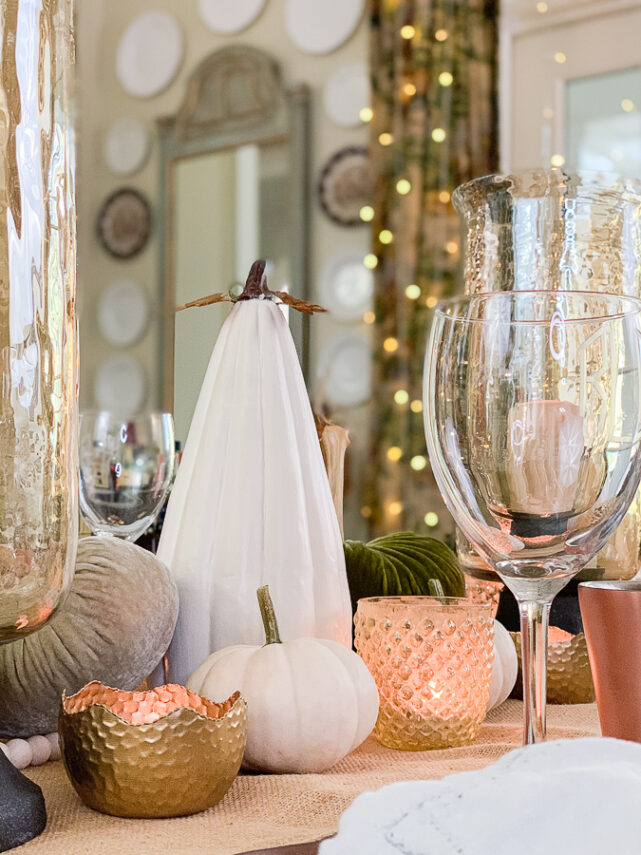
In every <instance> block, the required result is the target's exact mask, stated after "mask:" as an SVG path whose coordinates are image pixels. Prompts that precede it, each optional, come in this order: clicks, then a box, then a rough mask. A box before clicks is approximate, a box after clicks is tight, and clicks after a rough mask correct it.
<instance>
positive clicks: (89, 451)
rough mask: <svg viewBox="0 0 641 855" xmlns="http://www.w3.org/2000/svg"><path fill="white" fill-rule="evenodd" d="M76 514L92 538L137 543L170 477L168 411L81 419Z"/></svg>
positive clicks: (94, 415)
mask: <svg viewBox="0 0 641 855" xmlns="http://www.w3.org/2000/svg"><path fill="white" fill-rule="evenodd" d="M79 445H80V454H79V456H80V510H81V512H82V515H83V517H84V519H85V521H86V522H87V524H88V525H89V527H90V528H91V531H92V532H93V534H95V535H112V536H115V537H121V538H123V539H125V540H131V541H135V540H137V539H138V538H139V537H140V536H141V535H142V534H143V533H144V532H145V531H146V529H147V528H148V527H149V526H150V525H151V523H152V522H153V521H154V519H155V517H156V515H157V514H158V512H159V511H160V509H161V507H162V504H163V502H164V501H165V498H166V497H167V493H168V491H169V487H170V485H171V479H172V476H173V473H174V464H175V459H174V458H175V442H174V422H173V418H172V416H171V414H170V413H144V414H142V415H136V416H133V417H131V418H123V417H120V416H118V415H115V414H113V413H108V412H97V413H95V412H94V413H82V414H81V416H80V442H79Z"/></svg>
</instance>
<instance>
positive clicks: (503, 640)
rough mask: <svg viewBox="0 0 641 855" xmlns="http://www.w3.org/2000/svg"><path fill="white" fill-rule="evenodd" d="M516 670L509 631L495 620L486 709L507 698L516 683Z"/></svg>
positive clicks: (516, 661)
mask: <svg viewBox="0 0 641 855" xmlns="http://www.w3.org/2000/svg"><path fill="white" fill-rule="evenodd" d="M518 671H519V660H518V657H517V655H516V647H515V646H514V642H513V641H512V638H511V636H510V633H509V632H508V631H507V629H506V628H505V627H504V626H503V624H502V623H499V622H498V621H497V620H495V621H494V662H493V663H492V679H491V681H490V696H489V699H488V702H487V708H488V711H489V710H491V709H494V707H497V706H498V705H499V704H502V703H503V701H505V700H507V698H508V697H509V696H510V692H511V691H512V689H513V688H514V685H515V683H516V676H517V674H518Z"/></svg>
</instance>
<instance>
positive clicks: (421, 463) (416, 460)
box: [410, 454, 427, 472]
mask: <svg viewBox="0 0 641 855" xmlns="http://www.w3.org/2000/svg"><path fill="white" fill-rule="evenodd" d="M410 466H411V467H412V469H413V470H414V471H415V472H420V471H421V470H422V469H425V467H426V466H427V460H426V459H425V457H423V455H422V454H417V455H416V457H412V459H411V460H410Z"/></svg>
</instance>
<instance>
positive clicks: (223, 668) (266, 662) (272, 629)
mask: <svg viewBox="0 0 641 855" xmlns="http://www.w3.org/2000/svg"><path fill="white" fill-rule="evenodd" d="M259 602H260V606H261V613H262V615H263V622H264V627H265V635H266V638H267V644H265V645H264V646H261V647H259V646H253V645H235V646H233V647H228V648H226V649H224V650H219V651H218V652H216V653H213V654H212V655H211V656H209V657H208V658H207V659H206V660H205V661H204V662H203V663H202V665H201V666H200V667H199V668H197V669H196V671H195V672H194V673H193V674H192V676H191V677H190V678H189V680H188V682H187V686H188V688H189V689H190V690H191V691H194V692H197V693H198V694H200V695H202V696H204V697H206V698H222V697H223V696H224V697H229V694H225V693H226V692H227V691H228V689H229V687H233V688H232V690H231V691H232V693H233V692H235V691H240V693H241V694H242V696H243V697H244V698H245V700H246V701H247V711H248V717H249V726H248V732H247V747H246V749H245V759H244V761H243V765H244V766H245V767H246V768H248V769H256V770H260V771H263V772H297V773H298V772H322V771H323V770H325V769H329V768H330V766H333V765H334V764H335V763H337V762H338V761H339V760H341V759H342V758H343V757H345V756H346V755H347V754H349V753H350V752H351V751H353V750H354V749H355V748H357V747H358V746H359V745H360V744H361V742H363V740H365V739H366V738H367V736H369V734H370V733H371V731H372V729H373V727H374V725H375V723H376V718H377V716H378V690H377V688H376V684H375V682H374V679H373V677H372V676H371V674H370V673H369V671H368V670H367V667H366V666H365V663H364V662H363V660H362V659H361V658H360V657H359V656H357V655H356V653H354V652H353V651H352V650H350V649H349V648H347V647H345V646H344V645H343V644H339V643H338V642H335V641H330V640H327V639H321V638H297V639H293V640H291V641H284V642H281V641H280V636H279V632H278V626H277V624H276V618H275V616H274V610H273V606H272V603H271V599H270V598H269V592H268V591H267V588H261V589H259Z"/></svg>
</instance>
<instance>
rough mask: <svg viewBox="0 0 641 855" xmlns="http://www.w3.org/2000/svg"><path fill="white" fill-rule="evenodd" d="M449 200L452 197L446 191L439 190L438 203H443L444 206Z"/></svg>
mask: <svg viewBox="0 0 641 855" xmlns="http://www.w3.org/2000/svg"><path fill="white" fill-rule="evenodd" d="M451 198H452V197H451V195H450V193H449V192H448V191H447V190H441V191H440V193H439V194H438V200H439V202H443V204H444V205H446V204H447V203H448V202H449V201H450V199H451Z"/></svg>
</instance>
